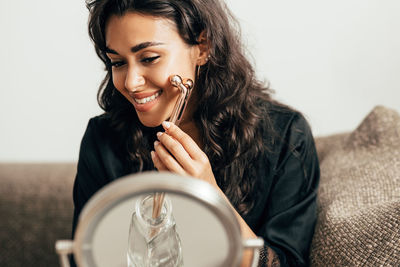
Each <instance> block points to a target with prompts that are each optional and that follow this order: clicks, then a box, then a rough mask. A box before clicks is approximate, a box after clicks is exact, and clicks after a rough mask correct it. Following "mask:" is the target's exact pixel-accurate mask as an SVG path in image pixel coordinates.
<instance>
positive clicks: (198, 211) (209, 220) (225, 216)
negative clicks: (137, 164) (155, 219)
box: [56, 172, 263, 267]
mask: <svg viewBox="0 0 400 267" xmlns="http://www.w3.org/2000/svg"><path fill="white" fill-rule="evenodd" d="M160 192H163V193H164V194H165V198H163V201H162V203H163V207H162V209H161V213H162V212H164V213H162V214H164V215H163V216H169V217H168V218H170V219H168V220H169V221H168V222H169V223H167V224H165V223H164V225H163V227H164V228H163V229H164V230H159V232H163V233H167V232H168V231H169V232H168V236H167V234H164V236H162V235H160V234H158V235H156V234H154V233H155V232H154V231H155V230H154V229H155V228H154V227H153V226H149V227H150V228H151V229H150V228H149V229H146V228H145V227H144V226H143V225H144V224H143V222H144V221H145V220H144V216H145V215H140V216H139V214H141V210H142V209H143V210H144V209H145V207H146V206H145V205H147V206H149V207H153V205H154V203H155V202H154V199H153V198H154V196H156V193H158V194H159V193H160ZM164 221H166V220H164ZM135 222H136V223H135ZM138 222H142V223H138ZM171 222H172V223H171ZM134 225H139V226H138V227H133V226H134ZM171 226H172V227H171ZM136 228H137V229H136ZM143 229H144V230H143ZM165 229H172V230H173V235H171V233H170V232H171V230H165ZM138 233H143V235H146V233H148V236H147V237H143V238H142V239H141V238H138V237H137V236H138ZM156 236H157V238H158V239H157V238H155V237H156ZM171 236H172V237H171ZM153 237H154V238H153ZM141 240H142V241H143V242H142V241H141ZM171 240H175V241H174V242H173V241H171ZM249 241H251V242H249ZM156 242H158V243H156ZM160 242H161V243H160ZM163 242H164V243H165V242H173V243H165V244H164V243H163ZM140 243H143V244H144V246H147V247H149V246H150V247H151V246H153V248H154V247H159V248H164V249H168V250H169V251H167V252H166V251H161V250H160V249H159V250H158V252H157V251H156V250H154V249H153V250H152V252H151V253H153V254H151V255H150V256H149V258H150V259H152V260H154V258H156V257H158V256H159V255H165V254H169V255H171V254H174V253H173V252H171V249H174V251H175V252H176V253H178V254H179V255H178V256H179V257H180V258H179V260H180V263H179V264H178V266H193V267H196V266H237V265H239V263H240V260H241V256H242V251H243V249H244V248H245V247H252V248H260V247H262V245H263V241H262V239H255V240H244V241H243V240H242V238H241V233H240V226H239V223H238V221H237V219H236V217H235V214H234V212H233V211H232V209H231V207H230V206H229V204H228V203H227V202H226V201H225V200H224V199H223V198H222V196H220V195H219V193H218V192H217V191H216V190H215V189H214V188H213V187H212V186H211V185H209V184H208V183H206V182H204V181H201V180H199V179H195V178H191V177H182V176H179V175H177V174H173V173H169V172H145V173H139V174H134V175H128V176H125V177H123V178H120V179H118V180H116V181H114V182H112V183H110V184H109V185H107V186H105V187H104V188H102V189H101V190H100V191H99V192H97V193H96V194H95V195H94V196H93V197H92V198H91V199H90V201H89V202H88V203H87V204H86V206H85V208H84V209H83V211H82V213H81V216H80V218H79V222H78V226H77V229H76V233H75V240H74V241H72V242H68V241H65V240H63V241H58V242H57V244H56V248H57V252H58V253H59V254H60V256H61V262H62V265H64V264H65V265H67V263H66V261H67V260H66V254H68V253H73V254H74V258H75V261H76V263H77V264H78V266H80V267H95V266H96V267H103V266H104V267H106V266H107V267H109V266H117V267H122V266H124V267H126V266H128V262H130V264H129V265H131V266H137V265H141V264H132V259H134V258H135V257H132V250H141V249H142V247H143V246H142V245H141V244H140ZM152 244H153V245H152ZM146 253H147V254H148V253H149V252H146ZM157 253H158V254H157ZM255 254H257V255H256V257H254V258H255V259H254V261H253V262H254V263H256V261H257V260H258V259H256V258H258V253H255ZM143 265H144V266H158V265H157V264H151V263H148V262H147V263H145V264H143ZM167 265H168V264H162V265H161V266H167ZM171 266H176V264H175V263H174V264H173V265H172V264H171Z"/></svg>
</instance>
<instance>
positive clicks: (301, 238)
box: [258, 114, 320, 266]
mask: <svg viewBox="0 0 400 267" xmlns="http://www.w3.org/2000/svg"><path fill="white" fill-rule="evenodd" d="M281 132H282V135H281V137H282V142H281V145H280V152H279V153H278V155H277V157H276V160H275V162H274V168H273V170H272V176H273V178H272V183H271V187H270V194H269V197H268V200H267V201H268V203H267V205H266V209H267V210H266V217H267V219H266V220H265V223H264V224H263V225H262V227H261V229H260V231H258V234H259V235H261V236H263V237H264V239H265V242H266V245H267V246H269V247H271V248H272V249H273V250H274V251H275V252H276V253H277V255H278V256H279V259H280V262H281V266H308V265H309V249H310V245H311V241H312V237H313V233H314V227H315V223H316V218H317V213H316V197H317V187H318V183H319V176H320V173H319V163H318V157H317V153H316V149H315V144H314V139H313V136H312V134H311V130H310V128H309V126H308V123H307V122H306V120H305V119H304V118H303V117H302V116H301V115H299V114H296V115H294V116H293V117H292V118H291V120H290V122H289V123H288V124H287V125H286V127H284V128H283V129H282V131H281Z"/></svg>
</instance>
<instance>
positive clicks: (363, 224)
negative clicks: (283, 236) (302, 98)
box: [310, 106, 400, 267]
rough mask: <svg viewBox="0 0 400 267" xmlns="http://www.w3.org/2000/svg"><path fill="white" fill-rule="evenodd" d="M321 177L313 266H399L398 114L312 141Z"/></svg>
mask: <svg viewBox="0 0 400 267" xmlns="http://www.w3.org/2000/svg"><path fill="white" fill-rule="evenodd" d="M316 143H317V150H318V154H319V158H320V167H321V181H320V188H319V195H318V222H317V226H316V229H315V235H314V239H313V243H312V247H311V256H310V257H311V263H312V266H374V267H375V266H400V115H399V114H398V113H397V112H396V111H394V110H391V109H388V108H385V107H381V106H378V107H375V108H374V109H373V110H372V112H371V113H370V114H368V116H367V117H366V118H365V119H364V120H363V121H362V123H361V124H360V125H359V126H358V128H357V129H356V130H355V131H354V132H352V133H349V134H339V135H334V136H329V137H323V138H319V139H317V140H316Z"/></svg>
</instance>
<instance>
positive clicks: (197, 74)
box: [196, 65, 201, 80]
mask: <svg viewBox="0 0 400 267" xmlns="http://www.w3.org/2000/svg"><path fill="white" fill-rule="evenodd" d="M200 68H201V65H197V68H196V80H198V79H199V76H200Z"/></svg>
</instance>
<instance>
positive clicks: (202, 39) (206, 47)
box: [197, 30, 210, 66]
mask: <svg viewBox="0 0 400 267" xmlns="http://www.w3.org/2000/svg"><path fill="white" fill-rule="evenodd" d="M206 35H207V34H206V31H205V30H203V31H202V32H201V33H200V35H199V38H198V39H197V41H198V43H199V44H198V47H199V52H200V53H199V57H198V59H197V65H199V66H201V65H204V64H206V63H207V61H208V59H209V56H210V53H209V51H210V41H209V40H208V39H207V36H206Z"/></svg>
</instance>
